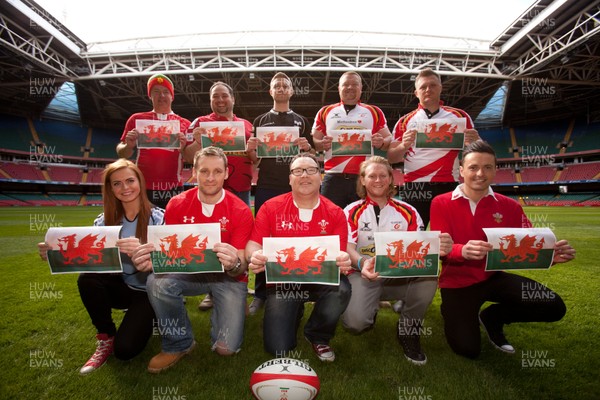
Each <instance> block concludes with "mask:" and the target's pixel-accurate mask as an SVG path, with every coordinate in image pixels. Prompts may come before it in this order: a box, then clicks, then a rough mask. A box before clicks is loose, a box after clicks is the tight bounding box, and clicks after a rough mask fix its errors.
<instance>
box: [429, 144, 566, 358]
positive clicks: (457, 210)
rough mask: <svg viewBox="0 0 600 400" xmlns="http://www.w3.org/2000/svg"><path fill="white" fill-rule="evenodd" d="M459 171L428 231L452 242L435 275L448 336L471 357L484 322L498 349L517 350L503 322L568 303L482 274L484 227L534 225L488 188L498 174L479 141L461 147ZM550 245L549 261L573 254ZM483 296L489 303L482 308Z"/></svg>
mask: <svg viewBox="0 0 600 400" xmlns="http://www.w3.org/2000/svg"><path fill="white" fill-rule="evenodd" d="M460 175H461V176H462V177H463V178H464V183H463V184H460V185H458V187H457V188H456V189H455V190H454V191H453V192H449V193H445V194H442V195H439V196H437V197H435V198H434V199H433V201H432V203H431V229H432V230H436V231H442V232H446V233H449V234H450V236H451V237H452V240H453V241H454V245H453V246H452V251H451V252H450V253H449V254H448V255H447V256H445V257H442V273H441V274H440V279H439V286H440V292H441V295H442V306H441V309H442V316H443V318H444V331H445V334H446V340H447V341H448V344H449V345H450V347H451V348H452V350H453V351H454V352H455V353H457V354H460V355H462V356H465V357H468V358H476V357H477V356H478V355H479V353H480V351H481V349H480V345H481V343H480V332H479V324H480V323H481V325H482V326H483V328H484V330H485V331H486V333H487V335H488V338H489V339H490V341H491V342H492V344H493V345H494V346H495V347H496V348H498V349H499V350H501V351H503V352H506V353H514V351H515V349H514V348H513V346H511V345H510V343H509V342H508V340H507V339H506V337H505V336H504V330H503V328H504V325H506V324H511V323H513V322H552V321H558V320H560V319H561V318H562V317H563V316H564V315H565V313H566V306H565V303H564V302H563V301H562V299H561V298H560V296H559V295H558V294H556V293H555V292H553V291H551V290H550V289H548V288H547V287H545V286H544V285H542V284H540V283H538V282H536V281H533V280H531V279H529V278H526V277H524V276H521V275H516V274H511V273H506V272H503V271H496V272H487V271H485V264H486V256H487V253H488V252H490V251H491V250H492V245H491V244H490V243H488V242H487V238H486V235H485V233H484V231H483V228H529V227H531V222H530V221H529V219H528V218H527V216H526V215H525V213H524V212H523V209H522V207H521V206H520V205H519V203H517V202H516V201H515V200H513V199H511V198H509V197H506V196H503V195H501V194H499V193H495V192H494V191H493V190H492V188H491V187H490V185H491V183H492V182H493V181H494V177H495V176H496V155H495V153H494V150H493V149H492V147H491V146H490V145H489V144H487V143H486V142H484V141H481V140H478V141H475V142H473V143H471V144H470V145H468V146H467V147H466V148H465V149H464V150H463V158H462V163H461V166H460ZM554 250H555V252H554V259H553V263H554V264H557V263H564V262H567V261H571V260H572V259H574V258H575V249H574V248H573V247H571V246H570V245H569V243H568V242H567V241H566V240H560V241H558V242H556V245H555V247H554ZM525 290H527V291H528V295H527V296H524V295H523V292H524V291H525ZM486 301H490V302H493V303H494V304H492V305H491V306H489V307H487V308H486V309H484V310H483V311H481V312H480V308H481V306H482V305H483V303H485V302H486Z"/></svg>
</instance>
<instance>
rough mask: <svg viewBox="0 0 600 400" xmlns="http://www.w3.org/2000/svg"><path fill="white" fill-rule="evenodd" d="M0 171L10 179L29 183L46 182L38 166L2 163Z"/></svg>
mask: <svg viewBox="0 0 600 400" xmlns="http://www.w3.org/2000/svg"><path fill="white" fill-rule="evenodd" d="M0 169H2V170H3V171H4V172H6V173H7V174H8V175H9V176H10V177H11V178H12V179H21V180H29V181H46V178H45V177H44V175H43V174H42V171H41V170H40V167H39V166H38V165H34V164H29V163H13V162H3V163H2V164H0Z"/></svg>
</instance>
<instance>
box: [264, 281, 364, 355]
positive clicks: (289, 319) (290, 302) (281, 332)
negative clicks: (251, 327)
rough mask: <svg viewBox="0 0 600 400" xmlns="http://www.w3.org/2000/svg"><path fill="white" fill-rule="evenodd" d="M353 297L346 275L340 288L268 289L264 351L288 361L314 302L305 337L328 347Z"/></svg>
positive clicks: (289, 286) (293, 286) (285, 286)
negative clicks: (307, 308)
mask: <svg viewBox="0 0 600 400" xmlns="http://www.w3.org/2000/svg"><path fill="white" fill-rule="evenodd" d="M351 293H352V288H351V286H350V282H348V278H347V277H346V276H345V275H342V276H341V277H340V285H339V286H329V285H308V284H305V285H299V284H274V285H273V286H269V287H268V288H267V302H266V303H265V315H264V320H263V337H264V345H265V350H266V351H267V352H268V353H271V354H273V355H275V356H276V357H286V354H287V352H289V351H290V350H293V349H295V348H296V345H297V339H296V334H297V331H298V327H299V324H300V320H301V319H302V314H303V311H304V303H305V302H307V301H314V302H315V304H314V308H313V311H312V313H311V314H310V317H309V318H308V321H307V322H306V325H305V326H304V336H305V337H306V338H307V339H308V340H309V341H310V342H311V343H315V344H329V341H330V340H331V339H332V338H333V336H334V335H335V328H336V326H337V323H338V320H339V319H340V316H341V315H342V313H343V312H344V311H345V310H346V306H347V305H348V302H349V301H350V295H351Z"/></svg>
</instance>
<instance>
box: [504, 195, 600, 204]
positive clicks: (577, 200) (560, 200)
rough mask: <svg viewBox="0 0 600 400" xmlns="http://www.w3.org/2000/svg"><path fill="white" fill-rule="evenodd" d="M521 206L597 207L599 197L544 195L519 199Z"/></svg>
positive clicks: (599, 202)
mask: <svg viewBox="0 0 600 400" xmlns="http://www.w3.org/2000/svg"><path fill="white" fill-rule="evenodd" d="M516 199H517V200H521V204H524V205H527V206H575V207H585V206H599V205H600V195H598V194H597V193H565V194H556V195H552V194H546V195H528V196H524V197H520V198H516Z"/></svg>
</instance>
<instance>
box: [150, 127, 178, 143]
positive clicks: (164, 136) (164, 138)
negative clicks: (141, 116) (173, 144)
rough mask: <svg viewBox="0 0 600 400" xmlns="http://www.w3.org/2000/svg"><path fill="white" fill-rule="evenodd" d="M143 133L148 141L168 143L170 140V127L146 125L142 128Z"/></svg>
mask: <svg viewBox="0 0 600 400" xmlns="http://www.w3.org/2000/svg"><path fill="white" fill-rule="evenodd" d="M144 134H145V135H146V138H147V140H148V142H154V143H169V141H170V140H171V127H169V126H164V125H163V126H159V127H156V126H154V125H148V126H146V127H145V128H144Z"/></svg>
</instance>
